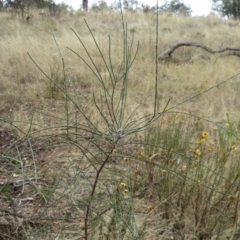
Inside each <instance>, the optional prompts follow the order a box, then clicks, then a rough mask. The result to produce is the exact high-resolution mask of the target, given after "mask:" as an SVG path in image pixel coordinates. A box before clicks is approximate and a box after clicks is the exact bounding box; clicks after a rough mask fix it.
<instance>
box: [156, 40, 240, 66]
mask: <svg viewBox="0 0 240 240" xmlns="http://www.w3.org/2000/svg"><path fill="white" fill-rule="evenodd" d="M180 47H197V48H202V49H203V50H205V51H206V52H208V53H211V54H219V56H220V57H224V56H237V57H240V48H233V47H226V48H223V49H219V50H213V49H211V48H209V47H207V46H205V45H203V44H200V43H194V42H180V43H177V44H175V45H173V46H172V47H170V48H169V49H167V50H166V51H164V52H163V53H161V54H160V55H159V56H158V62H159V63H162V62H163V63H164V62H178V63H179V62H181V60H179V59H175V58H173V57H172V54H173V52H174V51H175V50H176V49H178V48H180ZM197 59H209V57H207V56H205V55H202V54H199V55H197V56H194V57H192V58H188V59H183V60H182V62H189V63H191V62H193V61H194V60H197Z"/></svg>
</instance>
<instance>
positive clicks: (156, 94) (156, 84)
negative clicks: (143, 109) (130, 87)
mask: <svg viewBox="0 0 240 240" xmlns="http://www.w3.org/2000/svg"><path fill="white" fill-rule="evenodd" d="M156 9H157V22H156V57H155V64H156V76H155V100H154V116H155V114H156V112H157V100H158V0H157V5H156Z"/></svg>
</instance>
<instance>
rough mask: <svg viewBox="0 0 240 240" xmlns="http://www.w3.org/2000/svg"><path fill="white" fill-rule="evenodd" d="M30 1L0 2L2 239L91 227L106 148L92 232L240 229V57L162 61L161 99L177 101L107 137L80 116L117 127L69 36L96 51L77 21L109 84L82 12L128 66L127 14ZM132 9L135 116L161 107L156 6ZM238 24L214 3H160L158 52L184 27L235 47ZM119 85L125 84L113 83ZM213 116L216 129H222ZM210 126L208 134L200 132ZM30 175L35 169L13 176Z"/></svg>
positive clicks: (190, 36) (135, 235)
mask: <svg viewBox="0 0 240 240" xmlns="http://www.w3.org/2000/svg"><path fill="white" fill-rule="evenodd" d="M32 14H33V18H32V19H30V22H26V21H24V20H22V19H18V18H17V17H16V18H11V16H10V15H9V14H7V13H1V14H0V33H1V42H0V51H1V56H0V74H1V81H0V89H1V92H0V101H1V107H0V116H1V119H0V120H1V122H2V124H1V132H0V133H1V142H0V143H1V154H2V156H1V161H2V162H3V164H2V168H1V170H0V171H1V179H0V182H2V183H3V182H4V184H2V185H0V198H1V201H2V206H1V209H0V211H1V212H2V216H1V217H0V233H1V234H0V235H2V236H3V237H2V239H83V238H84V234H85V233H86V232H85V229H84V219H85V218H86V209H87V208H88V207H89V205H88V201H89V192H91V190H92V188H93V185H94V181H95V179H96V172H98V170H97V169H99V167H100V166H102V165H101V164H102V162H103V161H105V160H108V158H109V161H108V162H107V164H106V165H104V168H103V170H102V171H101V174H100V177H99V179H98V181H97V187H96V191H95V192H94V196H93V199H92V205H91V214H89V216H88V217H89V224H88V227H89V232H90V234H91V235H90V238H91V239H215V238H220V239H226V238H227V237H229V238H232V239H233V238H234V237H236V238H237V237H238V235H237V234H238V232H239V225H238V224H239V220H238V211H239V207H238V201H239V190H238V187H237V185H238V181H239V180H238V178H239V176H238V175H239V174H238V170H239V168H240V165H239V163H238V156H239V147H238V145H239V142H238V138H237V137H236V136H238V134H239V133H238V132H239V126H238V120H239V119H240V113H239V111H237V110H238V109H239V102H238V100H237V99H238V92H239V91H238V88H239V87H238V81H239V77H238V75H236V74H238V69H239V59H238V58H236V57H225V58H218V57H217V55H216V56H210V59H209V60H198V61H196V62H193V63H192V64H168V65H159V72H158V74H159V75H158V81H159V82H158V92H159V99H158V105H159V106H158V109H160V110H161V111H162V110H163V109H164V107H165V106H166V103H167V102H168V100H169V99H170V103H169V105H168V107H167V108H168V109H170V111H165V113H164V116H162V117H161V118H160V119H158V120H157V121H156V122H155V123H154V124H153V125H151V126H149V127H148V128H147V129H146V130H145V131H144V132H140V131H139V132H138V131H137V132H136V133H135V134H131V135H129V136H126V137H123V138H122V139H120V140H119V141H118V142H111V141H109V139H107V138H105V137H103V136H101V137H99V136H98V133H97V132H96V133H92V135H91V134H90V133H89V132H88V131H86V129H84V128H82V129H81V128H80V127H79V128H76V125H78V124H79V125H80V126H81V124H84V123H85V119H84V117H83V116H82V115H81V114H80V112H79V111H84V112H85V114H86V116H87V117H89V119H90V120H91V121H92V122H93V123H94V125H95V126H97V128H98V129H100V130H101V131H102V132H104V133H106V136H108V135H107V134H108V131H109V129H107V127H106V124H105V122H104V120H103V118H102V117H101V114H99V113H98V111H97V110H96V107H95V105H94V100H93V95H92V93H93V92H94V93H96V102H98V103H99V104H100V106H101V107H102V113H103V114H105V115H107V114H108V109H107V107H106V105H104V104H105V101H104V91H103V90H101V84H100V83H99V82H98V81H97V80H96V77H95V76H94V74H92V73H91V71H89V69H88V68H87V67H86V65H85V64H83V62H82V61H81V60H80V59H79V58H78V57H77V56H76V55H75V54H74V53H73V52H71V51H70V50H69V48H70V49H72V50H74V51H76V52H77V53H79V54H80V55H81V56H82V57H83V58H84V59H87V54H86V52H84V48H83V46H82V45H81V44H80V42H79V41H78V39H77V37H76V36H75V35H74V33H73V31H71V28H72V29H74V31H75V32H76V33H77V34H78V36H79V37H80V38H81V40H82V41H83V42H84V44H85V46H86V48H87V49H88V51H89V54H90V55H91V57H92V59H93V61H94V62H95V64H96V67H97V69H98V72H99V73H100V74H101V75H102V76H103V79H104V82H105V83H106V86H107V88H109V89H110V88H111V82H110V79H109V73H108V72H107V71H106V67H105V65H104V63H103V61H102V59H101V57H100V54H99V52H98V51H97V48H96V45H95V44H94V41H93V38H92V37H91V34H90V31H89V30H88V29H87V26H86V24H85V23H84V20H83V18H85V19H86V21H87V23H88V25H89V26H90V29H91V31H92V33H93V34H94V36H95V39H96V41H97V43H98V44H99V46H100V48H101V51H102V53H103V54H104V56H105V58H106V59H108V54H109V44H108V41H109V38H108V35H110V36H111V61H112V65H113V69H114V72H116V73H118V72H119V74H121V68H120V65H121V61H122V56H123V50H122V45H123V40H122V31H123V30H122V27H121V24H122V23H121V16H120V14H119V13H116V12H110V11H103V12H89V13H87V14H83V13H77V14H75V15H70V14H62V15H60V16H58V17H56V18H52V17H49V16H45V17H44V18H42V16H39V15H38V14H37V13H35V12H34V11H33V12H32ZM124 21H125V22H127V26H128V37H129V40H130V39H131V35H132V34H133V33H134V40H135V42H134V44H133V51H134V50H135V49H136V41H137V40H138V41H139V43H140V47H139V52H138V55H137V57H136V59H135V61H134V64H133V65H132V67H131V69H130V72H129V73H128V77H129V83H128V99H127V102H126V112H127V113H131V112H132V111H134V110H135V109H136V107H137V106H138V105H139V104H140V103H142V105H141V107H140V108H139V109H138V110H137V111H136V112H135V113H134V114H133V116H132V118H131V120H132V121H134V120H137V119H139V118H141V117H142V116H145V115H147V114H150V113H152V112H153V106H154V104H153V103H154V92H155V89H154V87H155V64H154V63H155V29H156V16H155V15H154V14H152V13H148V14H142V13H134V12H129V13H125V14H124ZM237 29H238V23H237V22H234V21H223V20H221V19H219V18H217V17H215V16H208V17H205V18H203V17H201V18H200V17H192V18H190V17H184V16H173V15H170V14H163V15H160V16H159V46H158V47H159V53H160V52H163V51H164V50H166V49H167V48H169V47H170V46H171V45H172V44H175V43H177V42H180V41H181V42H182V41H188V42H199V43H202V44H204V45H206V46H209V47H211V48H213V49H218V48H225V47H238V42H239V37H240V36H239V33H238V31H237ZM53 36H54V37H53ZM56 43H57V44H56ZM59 50H60V51H59ZM27 53H29V54H30V56H31V57H32V58H33V59H34V61H35V62H36V63H37V64H38V66H39V67H40V68H41V69H42V70H43V72H44V73H45V74H46V75H48V76H49V77H50V78H51V79H52V80H53V81H54V82H55V83H57V85H58V86H60V87H61V88H62V89H64V90H65V91H66V92H67V94H68V96H69V97H71V99H73V101H74V103H76V105H77V106H79V109H78V110H77V108H76V106H74V105H73V104H71V103H68V108H67V109H66V98H65V95H64V94H63V93H62V92H61V91H59V89H58V88H57V87H56V86H55V85H54V84H53V83H51V82H50V81H49V80H48V79H47V78H46V76H44V74H43V73H42V72H41V71H39V69H38V68H37V67H36V66H35V64H34V63H33V62H32V61H31V59H30V57H29V56H28V54H27ZM199 53H203V52H202V50H200V49H194V48H182V49H179V50H177V51H176V52H175V53H174V56H176V57H177V58H179V59H184V58H187V57H190V56H194V55H196V54H199ZM204 54H206V55H207V54H208V53H204ZM62 57H63V59H64V63H65V69H64V70H65V73H66V74H65V81H64V74H63V62H62ZM88 62H89V63H90V61H89V60H88ZM234 75H236V76H235V77H234V78H232V79H231V80H229V81H227V82H225V83H223V84H221V85H219V86H217V87H215V88H213V89H212V90H210V91H208V92H206V93H204V94H201V95H199V96H198V97H196V98H193V99H191V100H189V101H187V102H185V103H183V104H179V103H181V102H183V101H185V100H187V99H189V98H190V97H192V96H194V95H196V94H198V93H200V92H203V91H204V90H206V89H209V88H211V87H212V86H214V85H216V84H218V83H220V82H221V81H224V80H226V79H228V78H230V77H233V76H234ZM120 90H121V88H120V86H117V87H116V93H117V94H119V92H120ZM117 96H118V95H117ZM116 98H117V97H116ZM144 99H145V100H144ZM143 100H144V102H142V101H143ZM113 101H115V99H114V100H113ZM175 112H178V114H177V113H175ZM181 113H183V114H181ZM226 114H228V117H229V118H227V116H226ZM193 116H195V117H193ZM204 119H205V120H204ZM208 120H210V121H208ZM74 124H75V125H74ZM216 124H217V125H218V130H216V129H215V130H214V127H216V126H215V125H216ZM226 124H228V126H227V127H226ZM203 131H207V132H208V133H209V136H207V137H206V138H203V137H202V132H203ZM66 133H67V134H66ZM98 137H99V138H98ZM203 139H204V141H203ZM198 140H199V141H201V140H202V143H199V141H198ZM196 141H198V143H196ZM113 143H114V144H113ZM115 143H116V144H115ZM235 148H236V149H235ZM23 178H24V179H29V178H31V179H33V180H32V181H30V182H26V183H23V184H22V183H21V184H20V185H16V181H17V180H21V179H23ZM121 183H124V184H126V186H125V185H123V184H122V185H121ZM119 184H120V185H119ZM10 226H11V228H10ZM85 227H86V224H85ZM0 238H1V237H0ZM90 238H89V239H90Z"/></svg>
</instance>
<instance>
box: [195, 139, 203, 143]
mask: <svg viewBox="0 0 240 240" xmlns="http://www.w3.org/2000/svg"><path fill="white" fill-rule="evenodd" d="M203 142H205V138H198V139H197V141H196V143H203Z"/></svg>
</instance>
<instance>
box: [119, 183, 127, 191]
mask: <svg viewBox="0 0 240 240" xmlns="http://www.w3.org/2000/svg"><path fill="white" fill-rule="evenodd" d="M126 186H127V185H126V184H125V183H123V182H121V183H120V184H119V188H120V189H121V190H124V189H125V188H126Z"/></svg>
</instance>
